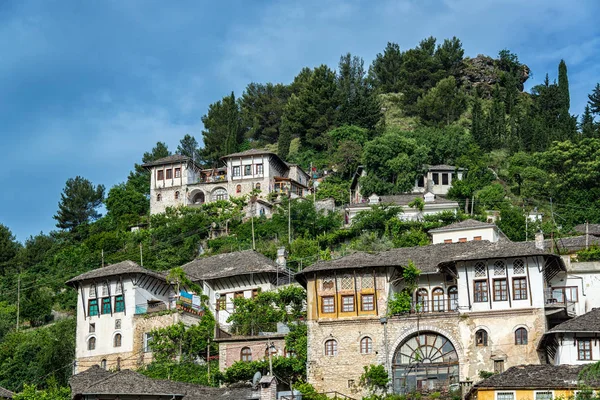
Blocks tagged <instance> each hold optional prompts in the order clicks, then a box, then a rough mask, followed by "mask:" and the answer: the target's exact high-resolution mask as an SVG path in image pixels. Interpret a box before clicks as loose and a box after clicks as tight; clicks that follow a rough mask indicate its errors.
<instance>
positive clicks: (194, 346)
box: [151, 311, 217, 363]
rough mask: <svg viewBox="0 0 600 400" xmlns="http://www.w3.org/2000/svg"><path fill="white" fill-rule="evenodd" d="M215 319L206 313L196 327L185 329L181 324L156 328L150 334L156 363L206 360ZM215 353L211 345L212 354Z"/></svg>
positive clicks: (214, 348) (214, 347)
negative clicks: (200, 358)
mask: <svg viewBox="0 0 600 400" xmlns="http://www.w3.org/2000/svg"><path fill="white" fill-rule="evenodd" d="M214 329H215V319H214V317H213V316H212V314H211V313H210V312H208V311H206V312H205V313H204V315H203V316H202V318H200V321H199V322H198V324H197V325H192V326H189V327H186V326H185V325H184V324H183V322H179V323H177V324H174V325H170V326H167V327H164V328H158V329H155V330H153V331H152V332H151V334H152V354H153V356H154V359H155V360H156V361H157V362H158V363H168V362H170V361H174V360H177V361H178V362H183V363H186V362H194V361H196V359H197V358H199V357H202V358H204V359H206V356H207V354H206V349H207V347H208V344H209V341H211V340H212V339H213V338H214ZM216 351H217V348H216V346H215V345H214V344H213V348H212V351H211V352H212V353H213V354H215V353H216Z"/></svg>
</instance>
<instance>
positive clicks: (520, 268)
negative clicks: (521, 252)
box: [513, 258, 525, 275]
mask: <svg viewBox="0 0 600 400" xmlns="http://www.w3.org/2000/svg"><path fill="white" fill-rule="evenodd" d="M524 273H525V263H524V262H523V260H521V259H520V258H517V259H516V260H515V261H513V274H515V275H521V274H524Z"/></svg>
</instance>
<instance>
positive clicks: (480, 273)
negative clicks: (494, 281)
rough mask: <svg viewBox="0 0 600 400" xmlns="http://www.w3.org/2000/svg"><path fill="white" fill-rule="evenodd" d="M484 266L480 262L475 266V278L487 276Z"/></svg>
mask: <svg viewBox="0 0 600 400" xmlns="http://www.w3.org/2000/svg"><path fill="white" fill-rule="evenodd" d="M486 269H487V268H486V265H485V264H484V263H482V262H481V261H480V262H478V263H476V264H475V277H476V278H482V277H485V276H487V271H486Z"/></svg>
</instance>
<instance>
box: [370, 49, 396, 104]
mask: <svg viewBox="0 0 600 400" xmlns="http://www.w3.org/2000/svg"><path fill="white" fill-rule="evenodd" d="M401 68H402V52H401V51H400V46H398V44H396V43H391V42H388V44H387V46H386V47H385V50H384V51H383V54H381V53H379V54H377V56H376V57H375V60H373V64H371V67H370V68H369V79H370V80H371V83H372V85H373V87H374V88H375V89H377V90H378V91H379V92H380V93H398V92H400V90H401V88H402V87H401V84H400V70H401Z"/></svg>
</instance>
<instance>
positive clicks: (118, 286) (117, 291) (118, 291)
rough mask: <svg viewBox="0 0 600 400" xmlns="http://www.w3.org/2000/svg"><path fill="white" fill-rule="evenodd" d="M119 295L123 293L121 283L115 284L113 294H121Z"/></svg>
mask: <svg viewBox="0 0 600 400" xmlns="http://www.w3.org/2000/svg"><path fill="white" fill-rule="evenodd" d="M121 293H123V284H122V283H121V282H117V287H116V289H115V294H121Z"/></svg>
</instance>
